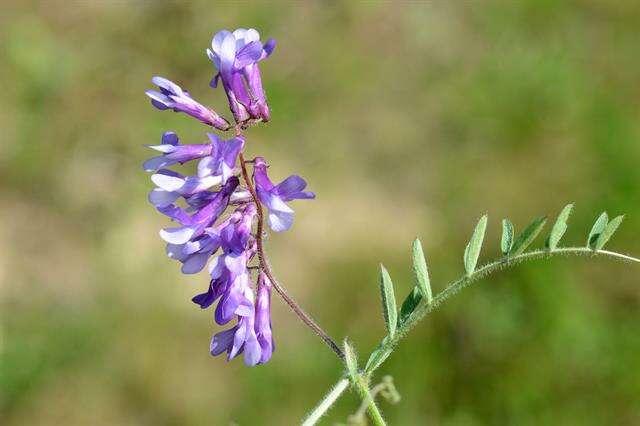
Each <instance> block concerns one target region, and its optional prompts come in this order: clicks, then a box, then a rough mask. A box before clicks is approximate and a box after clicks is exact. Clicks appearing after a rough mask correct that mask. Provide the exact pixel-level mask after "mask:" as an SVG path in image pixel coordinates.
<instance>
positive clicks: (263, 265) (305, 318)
mask: <svg viewBox="0 0 640 426" xmlns="http://www.w3.org/2000/svg"><path fill="white" fill-rule="evenodd" d="M239 158H240V167H241V169H242V177H243V178H244V181H245V183H246V185H247V188H248V189H249V192H250V193H251V198H253V202H254V203H255V205H256V214H257V217H258V226H257V230H256V245H257V248H258V261H259V262H260V269H261V270H262V271H263V272H264V273H265V275H266V276H267V277H268V278H269V280H270V281H271V284H272V285H273V288H274V289H275V290H276V292H277V293H278V294H279V295H280V297H282V299H283V300H284V301H285V302H286V303H287V305H289V307H290V308H291V310H292V311H293V312H294V313H295V314H296V315H297V316H298V317H299V318H300V319H301V320H302V322H304V323H305V324H306V325H307V326H308V327H309V328H310V329H311V330H313V332H314V333H315V334H317V335H318V336H319V337H320V338H321V339H322V341H324V343H325V344H326V345H327V346H329V348H331V350H332V351H333V352H335V354H336V355H337V356H338V358H340V359H344V353H342V350H341V349H340V347H338V345H337V344H336V343H335V342H334V341H333V339H331V337H329V335H328V334H327V333H326V332H325V331H324V330H323V329H322V328H321V327H320V326H319V325H318V324H317V323H316V322H315V321H314V320H313V318H311V316H309V314H307V313H306V312H305V311H304V310H303V309H302V308H301V307H300V306H299V305H298V304H297V303H296V302H295V301H294V300H293V299H292V298H291V296H289V294H287V292H286V290H285V289H284V287H282V286H281V285H280V283H279V282H278V281H277V280H276V279H275V277H274V276H273V273H272V272H271V267H270V266H269V262H268V261H267V258H266V256H265V253H264V247H263V244H262V236H263V229H264V212H263V210H262V204H261V203H260V200H259V199H258V195H257V193H256V190H255V188H254V187H253V183H252V181H251V179H250V177H249V173H248V172H247V161H246V160H245V159H244V156H243V155H242V153H240V155H239Z"/></svg>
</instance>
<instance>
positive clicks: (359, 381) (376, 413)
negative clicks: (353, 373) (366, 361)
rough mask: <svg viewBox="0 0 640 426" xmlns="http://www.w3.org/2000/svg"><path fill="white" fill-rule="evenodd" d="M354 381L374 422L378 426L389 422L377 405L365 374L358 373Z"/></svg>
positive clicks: (384, 425) (383, 425)
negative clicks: (385, 419)
mask: <svg viewBox="0 0 640 426" xmlns="http://www.w3.org/2000/svg"><path fill="white" fill-rule="evenodd" d="M352 383H353V386H354V387H355V388H356V391H357V392H358V395H360V398H361V399H362V402H363V404H365V403H366V404H367V412H368V413H369V417H370V418H371V421H372V422H373V424H374V425H376V426H386V425H387V423H386V422H385V421H384V419H383V418H382V413H381V412H380V409H379V408H378V406H377V405H376V401H375V399H374V398H373V396H372V395H371V392H370V391H369V385H368V384H367V380H366V379H365V378H364V377H363V376H361V375H358V376H357V377H355V378H354V379H353V380H352Z"/></svg>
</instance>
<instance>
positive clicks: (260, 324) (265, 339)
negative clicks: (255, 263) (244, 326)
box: [255, 271, 275, 364]
mask: <svg viewBox="0 0 640 426" xmlns="http://www.w3.org/2000/svg"><path fill="white" fill-rule="evenodd" d="M255 329H256V335H257V337H258V343H260V348H261V349H262V354H261V356H260V364H264V363H265V362H267V361H269V359H270V358H271V354H272V353H273V351H274V349H275V344H274V342H273V336H272V334H271V281H270V280H269V277H267V275H266V274H265V273H264V272H262V271H260V275H258V297H257V300H256V320H255Z"/></svg>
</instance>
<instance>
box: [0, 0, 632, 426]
mask: <svg viewBox="0 0 640 426" xmlns="http://www.w3.org/2000/svg"><path fill="white" fill-rule="evenodd" d="M0 12H1V13H0V52H1V54H0V87H1V89H2V98H1V100H0V129H1V133H0V219H1V220H0V318H1V324H0V424H2V425H6V426H15V425H31V426H37V425H59V424H64V425H69V426H71V425H89V424H90V425H154V426H155V425H231V424H237V425H254V424H256V425H289V424H296V423H297V422H298V421H299V420H300V419H301V418H302V416H303V414H304V413H305V412H306V411H307V410H308V409H310V408H312V407H313V406H314V404H315V403H316V402H317V401H319V399H320V398H321V396H322V395H323V394H324V393H325V392H326V391H327V390H328V389H329V387H330V386H331V385H332V384H333V383H335V381H337V379H338V378H339V376H340V374H341V366H340V364H339V363H338V362H337V360H336V359H335V357H334V356H333V354H332V353H331V352H330V351H329V350H328V349H327V348H326V347H324V346H323V345H322V344H321V342H320V341H319V339H317V338H316V337H315V336H314V335H312V333H311V332H310V331H309V330H308V329H306V328H305V327H304V326H303V325H302V323H301V322H300V321H298V319H297V318H296V317H295V316H294V315H293V314H292V313H291V312H290V311H289V310H288V309H287V308H286V306H285V305H284V304H283V303H282V302H281V301H280V300H279V299H278V298H276V297H274V306H273V310H274V313H273V322H274V331H275V339H276V345H277V350H276V352H275V354H274V357H273V359H272V360H271V361H270V362H269V363H268V364H267V365H265V366H260V367H257V368H247V367H245V366H244V365H243V363H242V361H241V360H235V361H233V362H231V363H226V362H225V361H224V359H221V358H213V357H211V356H210V355H209V352H208V348H209V338H210V336H211V334H212V333H214V332H215V331H217V330H219V327H217V326H215V325H214V323H213V319H212V314H211V312H210V311H202V310H200V309H199V308H198V307H197V306H196V305H194V304H193V303H191V302H190V300H189V299H190V298H191V297H192V296H193V295H195V294H196V293H198V292H200V291H201V290H203V289H204V288H205V286H206V285H207V277H206V273H202V274H200V275H198V276H195V277H194V276H183V275H181V274H180V272H179V268H178V267H177V265H176V264H175V263H174V262H172V261H170V260H169V259H168V258H166V257H165V255H164V244H163V243H162V241H161V240H160V238H159V237H158V235H157V232H158V229H159V228H160V227H162V226H163V225H165V224H166V223H167V222H166V220H165V219H164V218H163V217H161V215H159V214H158V213H156V212H155V211H154V210H153V208H152V207H151V206H150V205H148V204H147V202H146V196H147V192H148V191H149V189H150V188H151V187H152V184H151V182H150V181H149V179H148V176H147V175H146V174H145V173H144V172H143V171H142V169H141V163H142V162H143V160H144V159H146V158H147V157H149V156H150V155H151V154H152V153H151V152H150V151H149V150H148V149H146V148H144V147H143V144H152V143H157V142H158V141H159V138H160V135H161V132H162V131H164V130H175V131H176V132H178V134H179V135H180V136H181V138H182V140H183V141H185V142H187V143H197V142H201V141H203V140H204V137H205V132H206V131H207V129H206V128H205V127H204V126H202V125H201V124H199V123H198V122H196V121H195V120H190V119H188V118H187V117H186V116H184V115H178V114H173V113H171V112H159V111H157V110H154V109H153V108H152V107H151V106H150V104H149V102H148V99H147V98H146V97H145V95H144V90H146V89H148V88H151V84H150V79H151V77H152V76H153V75H161V76H164V77H167V78H170V79H173V80H175V81H176V82H178V83H180V84H181V85H183V86H184V87H185V88H187V89H188V90H189V91H190V92H191V94H192V95H193V96H194V97H195V98H196V99H198V100H201V101H203V102H205V103H207V104H209V105H211V106H214V107H215V108H216V109H217V110H218V111H220V112H223V113H224V115H227V117H229V116H230V115H229V114H227V113H226V109H227V107H226V100H225V97H224V94H223V92H222V91H221V90H216V91H214V90H211V89H209V87H208V82H209V79H210V78H211V76H212V72H213V68H212V66H211V64H210V63H209V62H208V59H207V57H206V55H205V53H204V51H205V49H206V47H207V46H208V45H209V43H210V39H211V37H212V35H213V34H214V33H215V32H217V31H218V30H220V29H223V28H231V29H233V28H236V27H255V28H257V29H259V30H260V31H261V33H262V34H263V36H271V37H274V38H275V39H276V40H277V41H278V46H277V49H276V51H275V53H274V55H273V56H272V57H271V58H270V59H269V60H268V61H266V62H265V63H264V64H263V65H261V67H262V73H263V79H264V84H265V87H266V90H267V95H268V98H269V103H270V105H271V107H272V116H273V121H272V122H271V123H269V124H268V125H265V126H259V127H258V128H254V129H251V130H250V131H248V134H247V138H248V147H247V149H248V155H255V154H258V153H259V154H261V155H264V156H265V157H266V158H267V159H268V160H269V161H270V163H271V164H272V166H271V173H272V175H273V177H274V178H275V179H282V178H284V177H286V176H287V175H288V174H290V173H299V174H301V175H303V176H304V177H305V178H307V180H308V181H309V183H310V188H311V189H312V190H314V191H316V193H317V199H316V200H315V201H313V202H299V203H297V204H296V205H294V208H295V210H296V219H295V223H294V226H293V228H292V230H291V231H290V232H287V233H283V234H278V235H272V236H270V238H269V240H268V251H269V255H270V258H271V262H272V264H273V267H274V271H275V273H276V275H277V276H278V277H279V279H280V280H281V281H282V282H283V283H284V285H285V286H286V287H287V288H288V289H289V291H290V292H291V294H292V295H293V296H294V297H295V298H296V299H297V300H298V301H299V302H300V303H301V304H302V305H303V306H305V307H306V308H307V310H308V311H309V312H310V313H311V314H312V315H313V316H314V317H315V318H316V319H317V320H318V322H319V323H320V324H321V325H322V326H323V327H324V328H326V329H327V330H328V331H329V332H330V333H331V334H332V335H333V336H335V337H336V339H340V340H341V339H342V338H343V337H344V336H349V338H350V339H351V340H352V341H353V342H354V344H355V345H356V347H357V348H358V350H359V351H360V358H361V359H362V358H364V359H365V360H366V355H367V354H368V353H369V352H370V351H371V349H372V348H373V347H374V346H375V345H376V343H377V341H378V340H379V339H380V337H381V336H382V335H383V334H384V332H385V326H384V322H383V319H382V315H381V307H380V301H379V291H378V277H377V275H378V271H379V269H378V263H379V262H384V264H385V266H386V267H387V268H388V269H389V272H390V274H391V276H392V277H393V281H394V283H395V285H396V293H397V294H398V298H399V299H400V300H399V302H400V301H401V300H402V296H404V295H405V294H406V293H408V292H409V290H410V286H411V285H412V283H411V265H410V259H411V255H410V253H411V242H412V240H413V238H414V237H416V236H419V237H420V238H421V239H422V242H423V245H424V251H425V254H426V256H427V259H428V263H429V268H430V275H431V282H432V286H433V288H434V291H438V290H440V289H442V287H443V286H444V285H445V284H446V283H447V282H449V281H451V280H452V279H454V278H456V277H458V276H460V275H461V274H463V273H464V267H463V263H462V254H463V251H464V246H465V244H466V242H467V241H468V238H469V236H470V234H471V232H472V230H473V227H474V225H475V223H476V222H477V220H478V218H479V217H480V216H481V215H482V214H484V213H488V214H489V225H488V231H487V237H486V239H485V245H484V250H483V253H482V254H481V256H480V262H479V263H483V262H484V261H487V260H489V259H490V258H492V257H495V256H498V255H499V253H500V243H499V238H500V222H501V220H502V218H504V217H509V218H510V219H511V220H512V221H513V222H514V223H515V226H516V232H518V231H520V230H522V228H523V227H524V226H525V225H526V224H527V223H528V222H529V221H530V220H531V219H533V218H534V217H535V216H539V215H544V214H548V215H550V216H551V217H553V218H555V215H557V214H558V213H559V211H560V209H561V208H562V207H563V206H564V205H565V204H566V203H568V202H572V201H573V202H575V203H576V208H575V210H574V214H573V215H572V217H571V219H570V222H569V229H568V231H567V234H566V235H565V237H564V239H563V244H576V245H584V244H585V243H586V236H587V234H588V232H589V229H590V227H591V225H592V223H593V221H594V220H595V219H596V218H597V216H598V215H599V214H600V213H601V212H602V211H603V210H605V209H606V210H607V211H608V212H609V214H610V216H611V217H613V216H614V215H617V214H620V213H626V214H627V216H626V219H625V221H624V223H623V224H622V226H621V229H620V230H619V231H618V233H617V234H616V236H614V238H613V239H612V241H611V242H610V243H609V247H610V248H611V249H617V250H620V251H623V252H629V253H633V254H636V255H638V254H640V241H639V240H638V238H637V236H638V234H639V231H640V188H639V186H638V182H639V179H640V167H639V166H638V164H640V161H639V160H640V145H639V144H638V140H639V136H640V110H639V108H638V105H639V100H640V84H638V76H639V75H640V56H639V55H638V46H639V45H640V31H639V30H638V28H639V26H638V24H639V23H640V8H638V7H637V2H635V1H633V0H620V1H608V0H582V1H576V2H556V1H551V0H544V1H539V0H528V1H524V0H523V1H477V2H472V1H464V2H453V1H451V2H446V1H433V2H427V1H424V2H419V1H414V2H408V1H406V2H391V1H389V2H373V1H371V2H355V1H353V2H351V1H344V2H326V1H308V2H278V3H275V4H274V3H267V2H222V3H215V2H210V1H204V0H202V1H199V0H193V1H188V2H164V1H159V2H152V1H141V2H134V1H121V0H118V1H115V0H113V1H108V0H103V1H93V2H91V1H72V2H65V1H59V0H50V1H44V2H38V3H33V2H2V4H1V5H0ZM547 231H548V228H547ZM542 243H543V238H541V237H540V238H539V239H538V241H537V242H536V244H537V245H538V246H541V245H542ZM637 268H638V267H637V266H633V265H629V264H620V263H613V262H611V261H608V260H601V259H593V260H590V259H587V258H567V259H555V260H550V261H547V262H538V263H530V264H526V265H522V266H518V267H517V268H514V269H513V270H510V271H507V272H505V273H502V274H499V275H496V276H495V278H492V279H491V280H488V281H487V280H485V281H483V282H480V283H478V284H477V285H474V286H473V287H471V288H469V289H467V290H465V291H464V292H462V293H461V294H460V295H458V296H457V297H456V298H454V299H453V301H451V302H449V303H447V304H446V305H445V306H444V307H443V308H442V309H440V310H438V311H437V312H436V313H434V314H433V315H432V316H430V317H429V318H428V319H427V320H426V321H425V322H424V323H422V324H421V325H420V326H419V327H418V328H417V329H415V330H414V331H412V333H411V335H410V336H409V338H408V339H407V340H406V341H405V342H404V343H403V344H402V345H401V346H400V347H399V349H398V350H397V351H396V352H395V353H394V354H393V356H392V357H391V358H390V359H389V360H388V362H387V363H386V364H385V365H384V366H383V367H382V369H381V370H380V373H381V374H390V375H392V376H393V377H394V380H395V383H396V386H397V388H398V390H399V392H400V393H401V395H402V397H403V399H402V401H401V402H400V404H399V405H390V404H387V403H385V402H382V403H381V408H382V409H383V410H384V412H385V414H386V417H387V418H388V420H389V422H390V424H393V425H423V424H439V425H485V424H490V425H503V424H518V425H539V424H558V425H567V424H580V425H591V424H593V425H602V424H617V425H634V424H640V313H639V308H640V285H639V283H638V279H637V277H638V272H639V270H638V269H637ZM378 378H379V377H378ZM357 405H358V401H357V399H356V397H355V396H354V395H352V394H350V395H348V396H347V397H345V398H343V399H342V400H341V401H340V402H339V403H338V404H337V405H336V407H334V409H333V410H332V411H331V412H330V415H329V416H328V418H327V420H326V422H325V423H326V424H328V425H329V424H334V423H337V422H345V421H346V419H347V417H348V415H349V414H351V413H353V412H355V410H356V409H357Z"/></svg>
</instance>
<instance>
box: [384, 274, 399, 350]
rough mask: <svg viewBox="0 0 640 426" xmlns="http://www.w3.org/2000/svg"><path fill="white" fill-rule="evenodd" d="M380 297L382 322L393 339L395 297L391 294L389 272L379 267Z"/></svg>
mask: <svg viewBox="0 0 640 426" xmlns="http://www.w3.org/2000/svg"><path fill="white" fill-rule="evenodd" d="M380 295H381V296H382V310H383V313H384V321H385V323H386V324H387V331H388V333H389V336H391V337H393V335H394V334H395V332H396V327H397V325H398V311H397V309H396V297H395V294H394V292H393V283H392V282H391V277H390V276H389V272H387V270H386V269H385V267H384V266H383V265H380Z"/></svg>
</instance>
